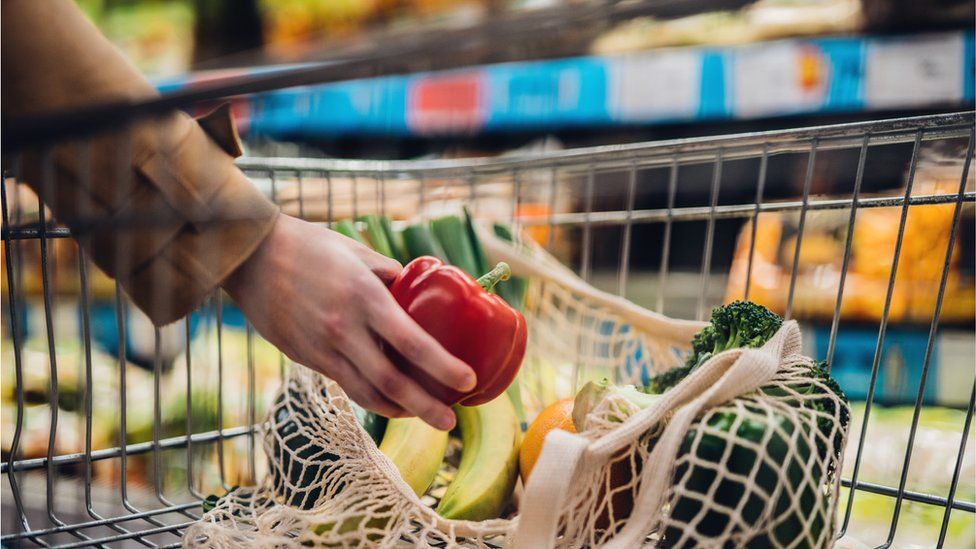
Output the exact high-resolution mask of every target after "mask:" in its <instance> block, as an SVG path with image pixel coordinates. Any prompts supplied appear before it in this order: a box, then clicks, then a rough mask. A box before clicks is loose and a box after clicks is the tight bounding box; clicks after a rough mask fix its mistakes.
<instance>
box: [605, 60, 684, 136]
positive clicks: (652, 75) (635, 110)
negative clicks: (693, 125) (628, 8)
mask: <svg viewBox="0 0 976 549" xmlns="http://www.w3.org/2000/svg"><path fill="white" fill-rule="evenodd" d="M701 66H702V61H701V54H699V53H698V52H695V51H692V50H673V51H661V52H653V53H645V54H638V55H629V56H623V57H617V58H614V59H613V60H612V61H611V62H610V69H609V72H610V75H609V76H610V85H609V92H610V96H609V98H608V103H609V108H610V113H611V115H613V116H614V117H615V118H617V119H618V120H623V121H648V120H655V119H662V118H666V119H673V118H685V117H692V116H694V115H695V114H697V113H698V106H699V104H700V102H701Z"/></svg>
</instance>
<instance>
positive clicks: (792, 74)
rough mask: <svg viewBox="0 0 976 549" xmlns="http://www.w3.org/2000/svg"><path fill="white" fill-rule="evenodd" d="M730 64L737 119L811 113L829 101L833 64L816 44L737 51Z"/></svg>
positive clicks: (746, 48) (797, 44)
mask: <svg viewBox="0 0 976 549" xmlns="http://www.w3.org/2000/svg"><path fill="white" fill-rule="evenodd" d="M731 62H732V106H733V109H734V112H735V115H736V116H739V117H753V116H763V115H777V114H788V113H795V112H808V111H812V110H817V109H820V108H821V107H822V106H823V104H824V102H825V101H826V98H827V84H828V82H829V81H830V64H829V63H828V62H827V60H826V58H825V57H824V55H823V51H822V50H821V49H820V48H819V47H818V46H816V45H815V44H811V43H796V42H780V43H771V44H762V45H760V46H747V47H743V48H739V49H737V50H735V52H734V53H733V54H732V56H731Z"/></svg>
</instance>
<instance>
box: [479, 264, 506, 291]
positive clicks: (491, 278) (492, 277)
mask: <svg viewBox="0 0 976 549" xmlns="http://www.w3.org/2000/svg"><path fill="white" fill-rule="evenodd" d="M510 276H512V268H511V267H509V266H508V263H505V262H504V261H501V262H499V263H498V265H495V268H494V269H492V270H490V271H488V272H487V273H485V274H484V275H482V276H481V278H479V279H478V284H481V287H482V288H484V289H485V291H486V292H490V291H492V290H493V289H494V288H495V284H498V283H499V282H501V281H502V280H508V277H510Z"/></svg>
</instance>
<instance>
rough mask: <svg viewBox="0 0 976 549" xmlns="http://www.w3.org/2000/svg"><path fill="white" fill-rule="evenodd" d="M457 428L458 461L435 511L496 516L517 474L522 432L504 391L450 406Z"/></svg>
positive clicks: (465, 516) (480, 517) (469, 516)
mask: <svg viewBox="0 0 976 549" xmlns="http://www.w3.org/2000/svg"><path fill="white" fill-rule="evenodd" d="M454 411H455V413H456V414H457V419H458V425H459V426H460V428H461V441H462V443H463V449H462V450H461V463H460V465H459V466H458V472H457V475H456V476H455V477H454V480H453V481H452V482H451V484H450V485H448V487H447V491H446V492H445V493H444V497H443V498H441V502H440V504H439V505H438V506H437V512H438V514H440V515H441V516H442V517H444V518H448V519H460V520H485V519H492V518H498V516H500V515H501V513H502V511H504V510H505V506H507V505H508V502H509V500H510V498H511V496H512V491H513V490H514V488H515V480H516V478H517V477H518V450H519V443H520V442H521V438H522V436H521V435H522V433H521V430H520V429H519V420H518V416H517V415H516V413H515V407H514V406H513V405H512V401H511V400H510V399H509V397H508V395H506V394H504V393H502V394H501V395H499V396H498V398H496V399H495V400H493V401H491V402H489V403H487V404H482V405H481V406H474V407H467V406H455V407H454Z"/></svg>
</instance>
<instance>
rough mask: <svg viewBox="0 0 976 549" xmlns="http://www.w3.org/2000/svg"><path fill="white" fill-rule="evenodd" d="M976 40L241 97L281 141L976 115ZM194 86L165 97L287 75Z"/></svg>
mask: <svg viewBox="0 0 976 549" xmlns="http://www.w3.org/2000/svg"><path fill="white" fill-rule="evenodd" d="M974 44H976V42H974V33H973V32H972V31H946V32H935V33H928V34H915V35H901V36H866V37H860V36H851V37H845V36H838V37H826V38H812V39H788V40H777V41H769V42H760V43H754V44H747V45H742V46H728V47H686V48H665V49H654V50H648V51H644V52H637V53H627V54H616V55H604V56H588V57H575V58H566V59H558V60H543V61H530V62H518V63H504V64H493V65H482V66H475V67H470V68H465V69H456V70H451V71H443V72H428V73H418V74H411V75H406V76H384V77H378V78H367V79H359V80H351V81H346V82H337V83H329V84H321V85H314V86H299V87H293V88H288V89H283V90H278V91H274V92H268V93H261V94H255V95H251V96H245V97H241V98H240V99H238V100H236V104H235V105H234V111H235V116H236V117H237V119H238V122H239V125H240V127H241V129H242V131H243V132H244V133H246V134H249V135H252V136H266V137H271V138H275V139H309V138H312V139H314V138H333V137H341V136H355V135H387V136H401V137H409V136H424V137H429V136H450V135H475V134H483V133H504V132H512V131H553V130H559V129H574V128H575V129H580V128H608V127H614V126H635V125H657V124H672V123H683V122H694V121H722V120H752V119H763V118H769V117H780V116H791V115H836V114H845V113H863V112H877V111H891V110H912V109H914V110H924V109H945V108H953V107H956V108H958V107H960V106H971V105H972V104H973V101H974V98H976V94H974V74H973V72H974V71H973V67H974ZM284 69H287V67H280V66H279V67H271V68H269V67H262V68H260V69H253V70H251V69H247V70H235V71H222V72H220V73H197V74H193V75H191V76H189V77H181V78H176V79H172V80H166V81H160V82H158V86H159V88H160V89H161V90H162V91H164V92H175V91H180V90H186V89H191V88H193V87H194V86H195V85H198V84H202V83H208V84H209V83H213V82H214V80H219V79H222V78H229V77H234V76H241V75H246V74H254V73H257V72H261V73H268V72H269V71H275V70H284Z"/></svg>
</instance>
